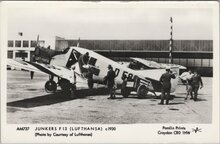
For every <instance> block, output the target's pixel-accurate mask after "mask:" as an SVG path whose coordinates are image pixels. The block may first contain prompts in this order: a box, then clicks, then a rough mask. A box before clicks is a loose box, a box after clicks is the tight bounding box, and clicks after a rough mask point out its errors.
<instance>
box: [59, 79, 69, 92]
mask: <svg viewBox="0 0 220 144" xmlns="http://www.w3.org/2000/svg"><path fill="white" fill-rule="evenodd" d="M59 85H60V87H61V89H62V91H63V92H66V91H69V90H70V87H71V84H70V82H69V81H67V80H60V81H59Z"/></svg>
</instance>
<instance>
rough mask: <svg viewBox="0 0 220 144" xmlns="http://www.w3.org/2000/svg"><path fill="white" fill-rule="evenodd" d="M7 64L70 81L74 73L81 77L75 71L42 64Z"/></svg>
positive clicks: (12, 61) (12, 62) (9, 62)
mask: <svg viewBox="0 0 220 144" xmlns="http://www.w3.org/2000/svg"><path fill="white" fill-rule="evenodd" d="M7 64H8V65H10V66H12V67H15V68H19V69H24V70H28V71H33V72H38V73H46V74H49V75H52V76H57V77H60V78H64V79H67V80H70V81H71V80H72V79H74V73H75V74H77V75H78V76H80V75H81V74H79V73H77V72H76V71H73V70H71V69H69V68H66V67H62V66H56V65H50V64H43V63H38V62H26V61H22V60H13V59H8V61H7ZM81 79H84V78H82V77H81Z"/></svg>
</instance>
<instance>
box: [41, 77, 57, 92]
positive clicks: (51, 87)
mask: <svg viewBox="0 0 220 144" xmlns="http://www.w3.org/2000/svg"><path fill="white" fill-rule="evenodd" d="M44 88H45V90H46V92H48V93H55V92H56V90H57V84H56V82H55V81H53V80H49V81H47V82H46V83H45V86H44Z"/></svg>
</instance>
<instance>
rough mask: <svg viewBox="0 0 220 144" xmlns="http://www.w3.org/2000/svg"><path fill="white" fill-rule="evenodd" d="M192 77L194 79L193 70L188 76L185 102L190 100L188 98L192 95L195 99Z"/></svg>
mask: <svg viewBox="0 0 220 144" xmlns="http://www.w3.org/2000/svg"><path fill="white" fill-rule="evenodd" d="M192 77H193V73H192V71H191V70H189V71H188V75H187V77H186V91H187V93H186V97H185V100H187V99H188V96H189V95H190V96H191V98H190V99H192V98H193V94H192Z"/></svg>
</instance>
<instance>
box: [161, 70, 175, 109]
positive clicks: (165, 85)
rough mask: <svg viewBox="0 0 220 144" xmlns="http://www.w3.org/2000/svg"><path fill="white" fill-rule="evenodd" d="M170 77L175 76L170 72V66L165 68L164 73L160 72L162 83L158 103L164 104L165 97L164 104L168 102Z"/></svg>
mask: <svg viewBox="0 0 220 144" xmlns="http://www.w3.org/2000/svg"><path fill="white" fill-rule="evenodd" d="M171 78H173V79H174V78H175V75H174V74H172V71H170V68H166V73H164V74H162V76H161V77H160V82H161V84H162V90H161V102H160V103H159V104H162V105H163V104H164V99H166V104H167V105H168V104H169V99H170V89H171V82H170V81H171Z"/></svg>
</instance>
